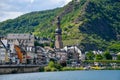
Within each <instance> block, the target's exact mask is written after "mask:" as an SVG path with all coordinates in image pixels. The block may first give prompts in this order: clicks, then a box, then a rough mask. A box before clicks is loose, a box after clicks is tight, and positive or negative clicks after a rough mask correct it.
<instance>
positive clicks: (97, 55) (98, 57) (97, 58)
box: [95, 54, 103, 60]
mask: <svg viewBox="0 0 120 80" xmlns="http://www.w3.org/2000/svg"><path fill="white" fill-rule="evenodd" d="M102 59H103V56H102V55H101V54H96V55H95V60H102Z"/></svg>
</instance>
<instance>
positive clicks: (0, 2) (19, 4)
mask: <svg viewBox="0 0 120 80" xmlns="http://www.w3.org/2000/svg"><path fill="white" fill-rule="evenodd" d="M70 1H72V0H0V22H2V21H5V20H7V19H14V18H16V17H18V16H20V15H23V14H25V13H29V12H32V11H42V10H48V9H54V8H57V7H62V6H64V5H66V4H67V3H69V2H70Z"/></svg>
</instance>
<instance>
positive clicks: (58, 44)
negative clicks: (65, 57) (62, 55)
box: [55, 17, 63, 48]
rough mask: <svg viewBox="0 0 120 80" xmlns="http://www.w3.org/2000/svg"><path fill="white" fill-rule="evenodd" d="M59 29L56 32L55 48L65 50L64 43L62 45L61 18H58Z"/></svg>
mask: <svg viewBox="0 0 120 80" xmlns="http://www.w3.org/2000/svg"><path fill="white" fill-rule="evenodd" d="M56 24H57V29H56V30H55V39H56V41H55V48H63V43H62V36H61V35H62V30H61V28H60V17H57V22H56Z"/></svg>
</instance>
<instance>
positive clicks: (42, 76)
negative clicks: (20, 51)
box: [0, 70, 120, 80]
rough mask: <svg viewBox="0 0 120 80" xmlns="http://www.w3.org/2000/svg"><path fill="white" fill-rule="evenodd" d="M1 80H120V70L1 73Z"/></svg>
mask: <svg viewBox="0 0 120 80" xmlns="http://www.w3.org/2000/svg"><path fill="white" fill-rule="evenodd" d="M0 80H120V70H110V71H109V70H103V71H66V72H39V73H25V74H9V75H0Z"/></svg>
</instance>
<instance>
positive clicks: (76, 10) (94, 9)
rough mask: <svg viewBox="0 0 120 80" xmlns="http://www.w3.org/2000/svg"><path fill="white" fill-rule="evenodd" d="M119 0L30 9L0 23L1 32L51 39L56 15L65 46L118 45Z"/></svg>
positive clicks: (77, 0)
mask: <svg viewBox="0 0 120 80" xmlns="http://www.w3.org/2000/svg"><path fill="white" fill-rule="evenodd" d="M119 7H120V1H119V0H73V1H72V2H70V3H69V4H67V5H66V6H64V7H62V8H57V9H54V10H47V11H39V12H32V13H28V14H25V15H22V16H20V17H18V18H16V19H13V20H7V21H4V22H1V23H0V33H1V34H7V33H13V32H14V33H28V32H32V33H34V34H35V35H37V36H39V37H51V38H52V39H54V30H55V27H56V17H57V16H60V17H61V27H62V30H63V32H62V34H63V35H62V38H63V42H64V45H76V44H77V45H79V46H80V47H81V49H84V50H90V49H102V50H104V49H106V48H107V47H108V46H111V45H113V44H117V45H120V42H119V41H120V8H119Z"/></svg>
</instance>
